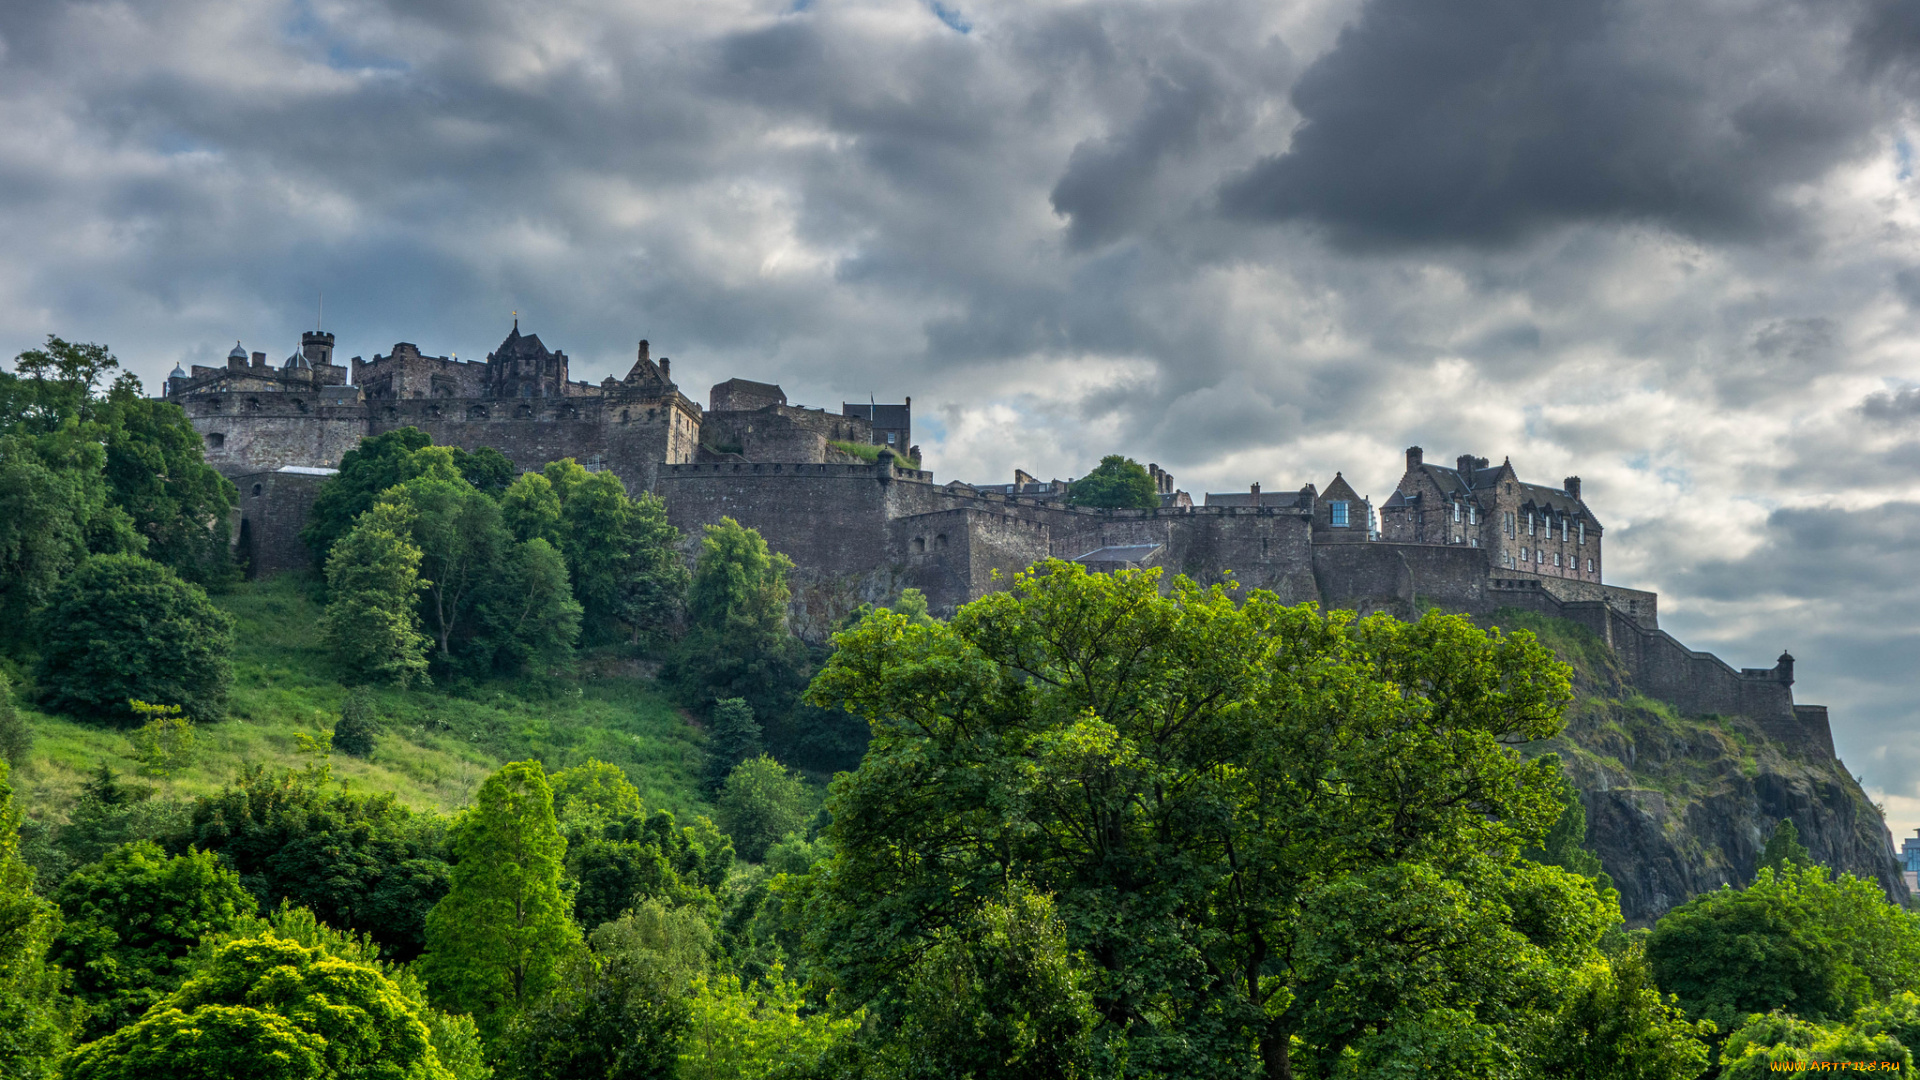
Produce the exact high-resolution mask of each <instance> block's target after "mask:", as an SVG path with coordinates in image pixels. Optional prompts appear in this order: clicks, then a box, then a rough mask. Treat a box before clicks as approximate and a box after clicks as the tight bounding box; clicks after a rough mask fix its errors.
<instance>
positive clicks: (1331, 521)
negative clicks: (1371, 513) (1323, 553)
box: [1327, 499, 1352, 529]
mask: <svg viewBox="0 0 1920 1080" xmlns="http://www.w3.org/2000/svg"><path fill="white" fill-rule="evenodd" d="M1351 522H1352V518H1351V517H1349V516H1348V513H1347V500H1345V499H1333V500H1331V501H1329V502H1328V503H1327V524H1328V526H1329V527H1330V528H1335V529H1346V528H1351V527H1352V525H1351Z"/></svg>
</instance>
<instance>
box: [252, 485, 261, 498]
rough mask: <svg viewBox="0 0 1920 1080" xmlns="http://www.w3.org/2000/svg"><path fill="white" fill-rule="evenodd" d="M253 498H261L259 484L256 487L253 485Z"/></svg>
mask: <svg viewBox="0 0 1920 1080" xmlns="http://www.w3.org/2000/svg"><path fill="white" fill-rule="evenodd" d="M253 496H254V498H256V499H257V498H259V497H260V485H259V484H255V485H253Z"/></svg>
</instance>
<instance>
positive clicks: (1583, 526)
mask: <svg viewBox="0 0 1920 1080" xmlns="http://www.w3.org/2000/svg"><path fill="white" fill-rule="evenodd" d="M1580 542H1581V543H1582V544H1584V543H1586V542H1587V523H1586V522H1584V521H1583V522H1581V523H1580Z"/></svg>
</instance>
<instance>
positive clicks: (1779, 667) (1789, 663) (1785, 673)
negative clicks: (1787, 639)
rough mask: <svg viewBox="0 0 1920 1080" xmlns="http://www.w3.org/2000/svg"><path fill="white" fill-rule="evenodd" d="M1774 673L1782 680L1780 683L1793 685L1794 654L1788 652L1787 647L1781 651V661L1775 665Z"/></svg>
mask: <svg viewBox="0 0 1920 1080" xmlns="http://www.w3.org/2000/svg"><path fill="white" fill-rule="evenodd" d="M1773 673H1774V675H1775V677H1777V678H1778V679H1779V680H1780V685H1782V686H1792V685H1793V654H1792V653H1789V652H1787V651H1786V650H1785V649H1782V650H1781V651H1780V662H1779V663H1777V664H1775V665H1774V666H1773Z"/></svg>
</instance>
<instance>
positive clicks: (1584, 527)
mask: <svg viewBox="0 0 1920 1080" xmlns="http://www.w3.org/2000/svg"><path fill="white" fill-rule="evenodd" d="M1580 542H1581V543H1583V544H1584V543H1586V542H1587V523H1586V522H1584V521H1583V522H1581V523H1580ZM1589 569H1591V567H1589Z"/></svg>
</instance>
